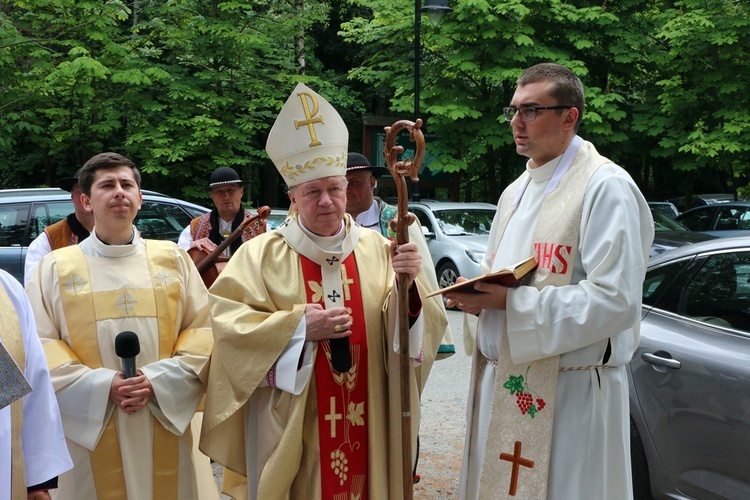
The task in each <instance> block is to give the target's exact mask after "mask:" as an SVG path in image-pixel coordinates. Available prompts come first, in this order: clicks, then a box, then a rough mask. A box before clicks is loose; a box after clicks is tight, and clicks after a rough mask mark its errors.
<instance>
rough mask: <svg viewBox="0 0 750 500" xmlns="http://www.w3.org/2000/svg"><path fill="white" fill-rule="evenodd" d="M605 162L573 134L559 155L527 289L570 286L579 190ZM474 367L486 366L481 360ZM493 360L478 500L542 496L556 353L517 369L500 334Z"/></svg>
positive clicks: (505, 207) (505, 216)
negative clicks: (494, 378) (498, 351)
mask: <svg viewBox="0 0 750 500" xmlns="http://www.w3.org/2000/svg"><path fill="white" fill-rule="evenodd" d="M607 162H609V160H607V159H606V158H604V157H602V156H601V155H599V154H598V153H597V152H596V150H595V149H594V148H593V146H591V144H590V143H585V142H584V141H583V140H582V139H580V138H579V137H576V138H575V139H574V142H573V143H572V144H571V147H569V148H568V150H567V151H566V153H565V154H564V155H563V157H562V159H561V160H560V163H559V165H558V167H557V169H556V170H555V173H554V175H553V176H552V179H551V180H550V182H549V185H548V186H547V189H546V190H545V193H544V201H543V202H542V207H541V210H540V213H539V217H538V219H537V225H536V227H535V228H534V234H533V238H532V244H533V247H532V248H530V249H529V256H531V255H535V256H536V260H537V263H538V268H537V270H536V271H535V273H534V275H533V278H532V281H533V282H532V283H530V285H531V286H535V287H537V288H538V289H542V288H544V287H546V286H565V285H568V284H570V282H571V278H572V263H573V262H574V260H575V253H576V251H577V248H578V231H579V227H580V223H581V213H582V209H583V195H584V193H585V190H586V185H587V184H588V181H589V179H590V178H591V176H592V175H593V174H594V173H595V172H596V170H598V169H599V167H600V166H601V165H603V164H604V163H607ZM529 182H530V177H529V175H528V173H525V174H523V175H521V176H520V177H519V178H518V179H517V180H516V181H515V182H514V183H513V184H511V186H509V187H508V192H509V193H515V197H513V196H507V197H505V199H504V200H503V203H502V205H501V206H500V209H499V213H500V214H502V217H501V218H500V219H499V220H498V223H499V226H498V231H497V233H496V235H497V236H496V238H497V240H496V241H495V242H493V245H492V247H491V248H495V249H496V248H498V245H499V243H500V240H501V239H502V235H503V233H504V231H505V228H506V227H507V225H508V222H509V221H510V219H511V217H512V215H513V213H515V210H516V208H517V207H518V204H519V202H520V200H521V197H522V196H523V194H524V191H525V189H526V187H527V186H528V183H529ZM480 362H490V361H489V360H486V359H484V358H482V360H481V361H480ZM497 363H498V364H497V370H496V373H497V378H496V380H495V393H494V398H493V402H492V412H491V416H490V422H489V428H488V432H487V444H486V448H485V454H484V461H483V465H482V476H481V481H480V489H479V498H483V499H485V498H487V499H489V498H523V499H544V498H547V496H548V492H547V477H548V472H549V463H550V450H551V443H552V432H553V426H552V423H553V420H554V409H555V396H556V388H557V375H558V371H559V370H560V369H562V368H560V367H559V356H553V357H549V358H546V359H542V360H538V361H535V362H532V363H522V364H520V365H517V364H515V363H514V362H513V360H512V359H511V356H510V348H509V345H508V335H507V334H506V333H505V332H503V335H502V340H501V347H500V357H499V359H498V362H497ZM566 369H567V368H566ZM550 494H554V492H550Z"/></svg>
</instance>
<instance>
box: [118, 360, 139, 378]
mask: <svg viewBox="0 0 750 500" xmlns="http://www.w3.org/2000/svg"><path fill="white" fill-rule="evenodd" d="M120 359H122V372H123V374H124V375H123V376H124V377H125V378H132V377H135V376H136V375H137V373H136V371H135V358H120Z"/></svg>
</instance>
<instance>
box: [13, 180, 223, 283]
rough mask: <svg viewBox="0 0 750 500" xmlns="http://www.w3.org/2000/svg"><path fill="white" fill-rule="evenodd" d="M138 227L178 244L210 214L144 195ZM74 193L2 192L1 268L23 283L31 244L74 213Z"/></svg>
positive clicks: (145, 233) (143, 232) (165, 198)
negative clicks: (199, 218)
mask: <svg viewBox="0 0 750 500" xmlns="http://www.w3.org/2000/svg"><path fill="white" fill-rule="evenodd" d="M142 193H143V204H142V206H141V209H140V210H139V211H138V215H137V216H136V218H135V225H136V227H137V228H138V230H139V231H140V232H141V235H142V236H143V237H144V238H152V239H160V240H172V241H174V242H177V240H178V238H179V237H180V233H181V232H182V230H183V229H184V228H185V226H187V225H188V224H189V223H190V221H191V220H192V219H193V218H194V217H197V216H199V215H201V214H204V213H206V212H208V211H209V210H208V209H207V208H205V207H202V206H200V205H196V204H194V203H189V202H187V201H182V200H178V199H176V198H172V197H170V196H167V195H163V194H160V193H156V192H154V191H145V190H144V191H142ZM73 210H74V209H73V202H72V201H70V193H68V192H67V191H63V190H62V189H57V188H39V189H3V190H0V268H2V269H4V270H6V271H8V272H9V273H10V274H12V275H13V276H14V277H15V278H16V279H17V280H18V281H20V282H21V283H23V272H24V261H25V260H26V251H27V249H28V247H29V244H30V243H31V242H32V241H33V240H34V238H36V237H37V236H39V234H40V233H41V232H42V231H43V230H44V228H45V227H47V226H48V225H50V224H54V223H55V222H57V221H59V220H61V219H64V218H65V217H67V215H68V214H69V213H72V212H73Z"/></svg>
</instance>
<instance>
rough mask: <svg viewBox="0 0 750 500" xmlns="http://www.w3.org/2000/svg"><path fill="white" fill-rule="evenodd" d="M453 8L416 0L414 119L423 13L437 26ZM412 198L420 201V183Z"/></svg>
mask: <svg viewBox="0 0 750 500" xmlns="http://www.w3.org/2000/svg"><path fill="white" fill-rule="evenodd" d="M452 10H453V9H451V8H450V7H448V0H425V2H424V7H422V0H414V121H415V122H416V121H417V119H418V118H419V59H420V57H421V54H422V44H421V42H420V39H419V31H420V27H421V26H422V21H421V13H422V12H424V13H426V14H427V18H428V19H429V20H430V24H432V26H433V27H435V28H437V25H438V24H440V21H441V20H442V19H443V15H445V14H447V13H448V12H451V11H452ZM412 199H413V200H414V201H419V183H418V182H417V183H415V184H414V191H413V192H412Z"/></svg>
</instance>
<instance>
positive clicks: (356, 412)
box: [346, 401, 365, 425]
mask: <svg viewBox="0 0 750 500" xmlns="http://www.w3.org/2000/svg"><path fill="white" fill-rule="evenodd" d="M364 413H365V403H364V402H362V403H354V402H353V401H350V402H349V411H348V412H347V414H346V419H347V420H348V421H349V422H351V423H352V425H365V419H364V418H362V415H363V414H364Z"/></svg>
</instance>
